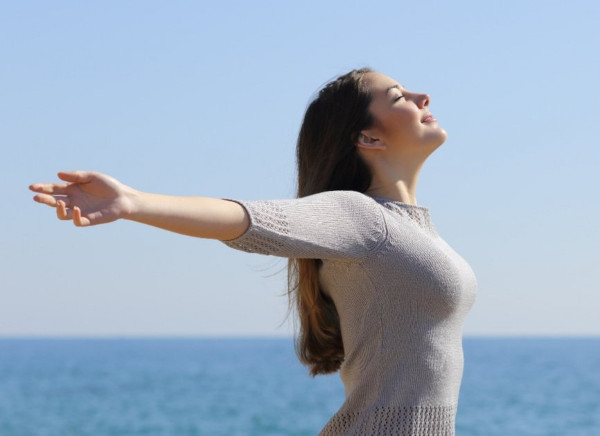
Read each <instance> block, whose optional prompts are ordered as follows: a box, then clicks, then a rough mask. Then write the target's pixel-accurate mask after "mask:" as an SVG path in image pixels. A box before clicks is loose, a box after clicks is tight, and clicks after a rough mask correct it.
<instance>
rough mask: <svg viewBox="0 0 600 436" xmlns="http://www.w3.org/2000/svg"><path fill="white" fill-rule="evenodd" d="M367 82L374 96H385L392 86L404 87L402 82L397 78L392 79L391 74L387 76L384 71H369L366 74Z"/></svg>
mask: <svg viewBox="0 0 600 436" xmlns="http://www.w3.org/2000/svg"><path fill="white" fill-rule="evenodd" d="M366 79H367V83H368V84H369V88H370V89H371V92H372V93H373V97H375V98H377V97H378V96H385V94H387V92H388V91H389V90H390V88H391V87H397V86H399V87H400V88H403V86H402V84H401V83H399V82H398V81H397V80H395V79H392V78H391V77H390V76H386V75H385V74H382V73H377V72H373V73H368V74H367V75H366Z"/></svg>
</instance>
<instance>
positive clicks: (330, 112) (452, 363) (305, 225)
mask: <svg viewBox="0 0 600 436" xmlns="http://www.w3.org/2000/svg"><path fill="white" fill-rule="evenodd" d="M429 102H430V99H429V96H427V95H425V94H417V93H413V92H409V91H408V90H406V89H404V87H403V86H402V85H400V84H399V83H397V82H396V81H395V80H393V79H391V78H390V77H388V76H385V75H383V74H380V73H377V72H373V71H371V70H368V69H362V70H354V71H351V72H349V73H348V74H345V75H343V76H340V77H339V78H337V79H336V80H334V81H332V82H331V83H329V84H328V85H326V86H325V87H324V88H323V89H322V90H321V91H320V93H319V95H318V96H317V98H316V99H315V100H314V101H313V102H312V103H311V104H310V106H309V107H308V109H307V111H306V115H305V118H304V122H303V124H302V128H301V130H300V135H299V138H298V145H297V160H298V197H299V198H298V199H294V200H279V201H255V202H236V201H230V200H220V199H212V198H201V197H198V198H196V197H194V198H183V197H171V196H163V195H156V194H148V193H143V192H140V191H137V190H134V189H132V188H130V187H127V186H124V185H122V184H121V183H119V182H118V181H116V180H114V179H112V178H110V177H108V176H106V175H102V174H98V173H91V172H69V173H59V177H60V178H61V179H62V180H63V181H64V182H66V183H61V184H56V183H55V184H52V183H50V184H39V183H38V184H34V185H32V186H31V189H32V190H33V191H35V192H37V193H38V194H37V195H36V196H35V197H34V199H35V200H36V201H38V202H40V203H44V204H47V205H49V206H52V207H55V208H56V211H57V214H58V217H59V218H60V219H63V220H73V222H74V224H75V225H77V226H88V225H94V224H100V223H106V222H110V221H114V220H116V219H119V218H123V219H129V220H133V221H138V222H140V223H144V224H149V225H153V226H157V227H160V228H163V229H166V230H171V231H174V232H178V233H183V234H186V235H191V236H198V237H202V238H214V239H219V240H222V241H224V242H225V243H226V244H228V245H229V246H231V247H233V248H237V249H241V250H245V251H250V252H256V253H263V254H272V255H277V256H283V257H288V258H289V270H288V272H289V275H288V277H289V291H290V297H291V298H293V299H294V300H295V302H296V309H297V312H298V316H299V318H300V321H301V322H300V327H301V331H300V333H299V338H298V343H297V348H298V354H299V357H300V359H301V361H302V362H303V363H305V364H306V365H308V366H309V368H310V371H311V373H312V374H313V375H315V374H325V373H330V372H334V371H337V370H338V369H339V370H340V374H341V378H342V380H343V382H344V385H345V389H346V401H345V402H344V404H343V405H342V407H341V409H340V410H339V411H338V413H336V415H335V416H334V417H333V418H332V419H331V420H330V421H329V422H328V423H327V425H326V426H325V428H324V429H323V430H322V432H321V434H322V435H367V434H368V435H371V434H373V435H395V434H398V435H452V434H454V420H455V415H456V406H457V400H458V391H459V388H460V381H461V377H462V369H463V355H462V339H461V335H462V324H463V321H464V318H465V316H466V314H467V312H468V310H469V308H470V307H471V305H472V302H473V300H474V296H475V286H476V284H475V277H474V275H473V272H472V271H471V269H470V268H469V266H468V264H467V263H466V262H465V261H464V260H463V259H462V258H461V257H460V256H459V255H457V254H456V253H455V252H454V251H453V250H452V249H451V248H450V247H449V246H448V245H447V244H446V243H445V242H444V241H443V240H442V239H441V238H440V237H439V236H438V235H437V233H436V231H435V229H434V227H433V225H432V222H431V220H430V217H429V212H428V209H426V208H423V207H421V206H417V204H416V197H415V192H416V185H417V179H418V175H419V171H420V169H421V167H422V165H423V163H424V162H425V160H426V159H427V157H428V156H429V155H430V154H431V153H432V152H433V151H434V150H435V149H436V148H437V147H439V146H440V145H441V144H442V143H443V142H444V141H445V139H446V132H445V131H444V130H443V129H442V128H441V127H439V125H438V123H437V121H436V119H435V118H434V117H433V115H432V114H431V112H430V111H429Z"/></svg>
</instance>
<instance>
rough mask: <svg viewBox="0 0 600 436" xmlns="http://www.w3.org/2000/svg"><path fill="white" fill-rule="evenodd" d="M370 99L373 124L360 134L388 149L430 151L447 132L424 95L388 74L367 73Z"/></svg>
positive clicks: (427, 97) (437, 145) (444, 137)
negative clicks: (430, 109) (406, 87)
mask: <svg viewBox="0 0 600 436" xmlns="http://www.w3.org/2000/svg"><path fill="white" fill-rule="evenodd" d="M366 80H367V83H368V85H369V87H370V89H371V92H372V95H373V100H372V102H371V105H370V107H369V109H370V111H371V113H372V114H373V117H374V118H375V123H374V125H373V127H372V128H370V129H366V130H365V131H363V133H364V134H365V135H366V136H367V137H369V138H370V139H372V140H379V141H380V142H381V143H382V144H383V145H385V147H386V148H387V149H389V150H390V151H399V152H401V153H403V152H409V151H421V152H427V154H429V153H431V152H432V151H433V150H435V149H436V148H437V147H439V146H440V145H441V144H443V143H444V141H445V140H446V137H447V134H446V131H445V130H444V129H442V128H441V127H440V126H439V125H438V123H437V120H436V119H435V118H434V117H433V115H432V114H431V112H430V111H429V101H430V98H429V96H428V95H427V94H418V93H415V92H410V91H408V90H406V89H404V87H403V86H402V85H401V84H399V83H398V82H397V81H395V80H394V79H392V78H391V77H388V76H386V75H385V74H381V73H376V72H373V73H367V75H366Z"/></svg>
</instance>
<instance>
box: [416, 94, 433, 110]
mask: <svg viewBox="0 0 600 436" xmlns="http://www.w3.org/2000/svg"><path fill="white" fill-rule="evenodd" d="M430 101H431V98H430V97H429V94H418V96H417V106H418V107H419V109H423V108H426V107H427V106H429V102H430Z"/></svg>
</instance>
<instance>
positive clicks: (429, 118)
mask: <svg viewBox="0 0 600 436" xmlns="http://www.w3.org/2000/svg"><path fill="white" fill-rule="evenodd" d="M435 121H437V120H436V119H435V118H433V115H431V114H428V115H427V116H425V118H423V119H422V120H421V122H422V123H433V122H435Z"/></svg>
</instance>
